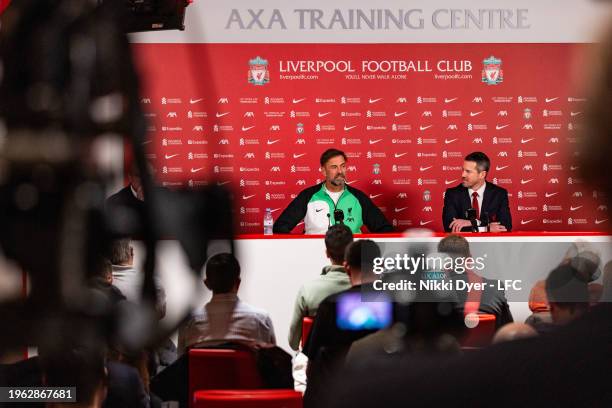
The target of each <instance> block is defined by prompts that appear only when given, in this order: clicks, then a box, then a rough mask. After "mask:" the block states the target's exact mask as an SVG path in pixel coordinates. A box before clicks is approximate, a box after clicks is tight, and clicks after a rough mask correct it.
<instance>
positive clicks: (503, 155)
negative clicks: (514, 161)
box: [497, 151, 508, 157]
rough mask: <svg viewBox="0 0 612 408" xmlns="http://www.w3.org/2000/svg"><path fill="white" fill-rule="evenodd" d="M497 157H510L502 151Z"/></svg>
mask: <svg viewBox="0 0 612 408" xmlns="http://www.w3.org/2000/svg"><path fill="white" fill-rule="evenodd" d="M497 157H508V152H505V151H502V152H499V153H497Z"/></svg>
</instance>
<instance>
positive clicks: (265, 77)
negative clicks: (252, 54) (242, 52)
mask: <svg viewBox="0 0 612 408" xmlns="http://www.w3.org/2000/svg"><path fill="white" fill-rule="evenodd" d="M248 77H249V82H250V83H252V84H253V85H265V84H267V83H268V82H270V72H269V71H268V60H265V59H263V58H261V57H259V56H258V57H257V58H254V59H252V60H249V73H248Z"/></svg>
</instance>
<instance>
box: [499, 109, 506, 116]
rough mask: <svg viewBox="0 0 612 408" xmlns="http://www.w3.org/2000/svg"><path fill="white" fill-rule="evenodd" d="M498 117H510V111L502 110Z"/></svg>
mask: <svg viewBox="0 0 612 408" xmlns="http://www.w3.org/2000/svg"><path fill="white" fill-rule="evenodd" d="M497 116H508V111H507V110H500V111H499V112H497Z"/></svg>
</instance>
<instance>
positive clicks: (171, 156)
mask: <svg viewBox="0 0 612 408" xmlns="http://www.w3.org/2000/svg"><path fill="white" fill-rule="evenodd" d="M176 156H178V153H177V154H167V155H166V156H165V157H166V160H168V159H171V158H173V157H176Z"/></svg>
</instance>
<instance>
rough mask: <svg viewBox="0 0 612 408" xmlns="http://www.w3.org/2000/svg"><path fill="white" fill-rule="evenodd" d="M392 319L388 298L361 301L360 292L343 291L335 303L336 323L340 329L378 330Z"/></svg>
mask: <svg viewBox="0 0 612 408" xmlns="http://www.w3.org/2000/svg"><path fill="white" fill-rule="evenodd" d="M392 321H393V305H392V303H391V302H390V301H389V300H383V299H381V300H380V301H376V302H373V301H369V302H366V301H363V300H362V297H361V293H344V294H342V295H340V296H339V298H338V302H337V304H336V325H337V326H338V328H339V329H341V330H378V329H384V328H385V327H389V326H390V325H391V323H392Z"/></svg>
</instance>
